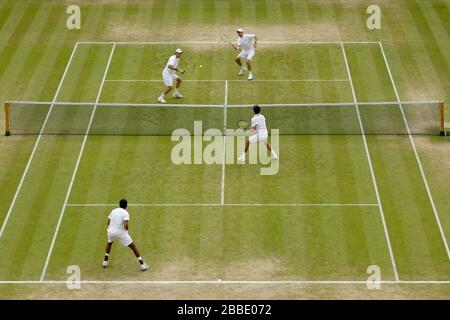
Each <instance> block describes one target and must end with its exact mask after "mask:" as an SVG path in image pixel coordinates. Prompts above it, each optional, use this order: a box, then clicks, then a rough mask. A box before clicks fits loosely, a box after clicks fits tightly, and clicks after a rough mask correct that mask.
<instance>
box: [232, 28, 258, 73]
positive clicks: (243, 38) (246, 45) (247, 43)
mask: <svg viewBox="0 0 450 320" xmlns="http://www.w3.org/2000/svg"><path fill="white" fill-rule="evenodd" d="M236 33H237V34H238V36H239V37H238V39H237V43H236V44H234V43H232V44H231V45H232V46H233V48H234V49H236V50H239V49H241V52H240V53H239V54H238V55H237V57H236V59H235V61H236V63H237V64H238V65H239V66H240V67H241V70H240V71H239V75H243V74H244V73H245V72H246V71H247V68H248V80H253V73H252V59H253V57H254V56H255V48H256V42H257V40H258V39H257V38H256V35H254V34H244V30H242V28H239V29H237V30H236ZM243 60H245V62H246V64H247V68H246V67H245V66H244V65H242V61H243Z"/></svg>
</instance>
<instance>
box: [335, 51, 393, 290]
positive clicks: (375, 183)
mask: <svg viewBox="0 0 450 320" xmlns="http://www.w3.org/2000/svg"><path fill="white" fill-rule="evenodd" d="M341 48H342V54H343V56H344V60H345V66H346V69H347V74H348V78H349V80H350V85H351V89H352V95H353V100H354V102H355V109H356V113H357V115H358V121H359V125H360V127H361V133H362V135H361V136H362V139H363V142H364V149H365V151H366V155H367V161H368V163H369V168H370V174H371V176H372V181H373V187H374V189H375V195H376V197H377V202H378V208H379V210H380V216H381V221H382V222H383V229H384V233H385V236H386V242H387V245H388V249H389V255H390V258H391V263H392V268H393V270H394V275H395V280H396V281H399V280H400V279H399V276H398V271H397V265H396V263H395V258H394V252H393V250H392V245H391V239H390V237H389V231H388V229H387V225H386V220H385V218H384V211H383V206H382V204H381V199H380V192H379V190H378V183H377V179H376V176H375V171H374V169H373V164H372V158H371V157H370V152H369V146H368V144H367V140H366V134H365V130H364V125H363V123H362V120H361V115H360V113H359V107H358V100H357V98H356V91H355V87H354V85H353V80H352V74H351V72H350V66H349V64H348V60H347V54H346V52H345V46H344V44H343V43H341Z"/></svg>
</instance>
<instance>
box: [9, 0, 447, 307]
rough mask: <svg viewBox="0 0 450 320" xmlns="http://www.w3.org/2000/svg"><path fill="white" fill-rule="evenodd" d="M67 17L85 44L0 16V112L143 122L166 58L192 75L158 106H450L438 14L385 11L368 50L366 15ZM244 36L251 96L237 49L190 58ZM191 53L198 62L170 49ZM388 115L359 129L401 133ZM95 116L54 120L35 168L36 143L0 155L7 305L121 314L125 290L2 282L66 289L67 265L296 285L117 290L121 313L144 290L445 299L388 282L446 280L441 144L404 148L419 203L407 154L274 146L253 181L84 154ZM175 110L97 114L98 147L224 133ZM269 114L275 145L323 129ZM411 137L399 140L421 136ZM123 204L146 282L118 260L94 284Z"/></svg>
mask: <svg viewBox="0 0 450 320" xmlns="http://www.w3.org/2000/svg"><path fill="white" fill-rule="evenodd" d="M78 3H79V4H80V6H81V10H82V29H81V30H74V31H70V30H67V29H66V27H65V18H66V15H65V6H66V4H64V3H62V2H59V1H39V2H36V1H9V0H4V1H0V40H1V41H0V65H1V66H2V67H0V97H1V99H2V100H7V99H9V100H34V101H52V100H53V99H54V98H55V99H56V101H71V102H95V101H96V99H97V98H99V102H102V103H156V98H157V96H158V95H159V94H160V93H161V90H162V89H163V84H162V83H161V81H159V80H160V78H161V69H162V67H163V66H164V63H165V60H166V59H167V57H168V56H169V55H170V54H171V52H172V51H173V50H174V48H176V47H181V48H183V50H184V51H185V53H184V54H183V57H182V63H183V62H185V63H186V65H188V64H190V63H193V62H195V63H197V65H199V64H202V66H203V67H202V68H197V69H195V70H194V71H193V72H190V73H189V72H187V73H186V74H185V75H184V76H183V79H184V80H187V81H185V82H183V84H182V87H181V92H182V93H183V95H184V98H183V99H182V100H181V101H180V100H175V99H172V98H171V97H168V102H169V103H186V104H213V105H222V104H225V100H227V103H228V104H229V105H234V104H253V103H262V104H270V103H279V104H288V103H320V102H324V103H333V102H353V95H352V85H353V88H354V91H355V95H356V99H357V100H358V101H396V100H397V97H396V95H395V89H397V90H398V95H399V97H400V99H401V100H403V101H408V100H448V98H449V93H448V90H447V89H448V88H447V87H448V83H450V76H449V71H450V70H449V63H450V58H449V56H448V54H447V52H448V50H449V49H450V42H449V32H450V24H449V23H448V21H449V19H450V14H449V7H450V3H449V2H448V1H393V2H382V3H381V4H380V5H381V8H382V14H383V15H382V29H381V30H377V31H370V30H368V29H367V28H366V26H365V19H366V17H367V15H366V13H365V9H366V8H367V6H368V5H369V4H371V3H370V1H352V2H350V1H340V2H334V1H333V2H332V1H329V2H327V1H325V2H314V1H265V2H262V1H230V2H224V1H189V2H187V1H183V2H179V3H178V2H177V3H174V1H164V2H163V1H148V2H144V1H127V2H126V3H122V2H118V1H102V2H99V3H93V4H92V3H89V2H88V1H79V2H78ZM173 6H175V8H177V10H176V12H175V17H174V14H173V10H172V9H171V8H172V7H173ZM243 22H244V25H243V27H245V29H248V30H249V31H251V32H254V33H256V34H257V35H258V37H259V40H260V42H261V43H260V45H259V46H258V48H257V54H256V57H255V81H253V82H249V81H245V80H243V79H245V78H242V77H239V76H238V75H237V71H238V67H237V66H236V65H235V63H234V62H233V58H234V56H235V54H236V53H235V52H233V51H232V50H231V49H228V48H226V47H225V45H223V44H220V43H201V42H211V41H213V42H215V41H217V42H218V41H219V34H220V33H222V32H228V33H229V34H232V31H233V29H234V28H235V27H236V26H237V25H240V24H241V23H243ZM161 26H165V27H164V28H162V27H161ZM77 41H79V43H78V44H77V45H76V43H77ZM83 41H93V43H83ZM95 41H99V42H103V41H105V42H107V43H95ZM127 41H136V42H140V41H163V42H167V41H173V42H174V43H173V44H167V43H158V44H157V43H147V44H138V43H125V42H127ZM189 41H191V42H198V43H190V44H187V43H183V42H189ZM273 41H284V42H286V43H271V42H273ZM294 41H297V42H299V41H300V42H301V41H304V42H308V43H303V44H302V43H292V42H294ZM340 41H346V42H356V43H347V44H345V46H344V47H345V53H346V57H347V60H348V66H349V70H347V68H346V63H345V60H344V56H343V51H342V48H341V44H340ZM114 42H118V43H117V44H115V45H114V44H113V43H114ZM177 42H178V43H177ZM180 42H181V43H180ZM289 42H291V43H289ZM312 42H330V43H312ZM380 43H381V44H382V46H383V48H384V50H385V53H386V59H387V61H388V64H389V66H390V70H391V71H392V75H393V78H394V83H392V81H391V79H390V77H389V73H388V68H387V66H386V63H385V60H384V57H383V54H382V50H381V46H380ZM113 48H114V52H113V51H112V49H113ZM72 53H73V56H72V59H71V60H70V63H69V58H70V57H71V54H72ZM108 62H110V64H109V68H107V66H108ZM66 67H67V69H66ZM65 71H66V72H65ZM348 71H349V72H350V74H351V78H352V81H349V75H348ZM63 74H64V75H65V76H64V77H63ZM103 79H105V80H106V81H104V82H103V81H102V80H103ZM122 80H126V81H122ZM135 80H136V81H135ZM241 80H242V81H241ZM262 80H263V81H262ZM318 80H320V81H318ZM58 88H59V89H58ZM48 108H49V105H44V106H42V107H38V108H37V107H36V108H34V109H31V110H30V111H29V112H28V114H31V117H28V118H27V121H28V122H27V127H26V129H27V130H29V131H30V132H37V131H39V129H40V128H41V125H42V123H43V120H44V118H45V115H46V113H47V111H48V110H49V109H48ZM112 108H115V109H112ZM387 109H390V110H391V108H389V107H385V109H380V110H381V111H382V112H380V111H378V113H377V112H375V113H372V112H371V111H369V109H368V108H367V107H360V112H361V117H362V118H361V119H362V122H361V123H362V125H363V127H364V129H365V130H366V131H367V132H372V130H373V131H377V130H385V127H389V128H392V127H398V130H399V131H401V132H402V133H404V132H405V131H404V130H405V129H404V127H403V122H402V118H401V117H400V116H399V113H389V112H390V111H389V112H388V111H386V112H384V110H387ZM92 110H93V108H92V106H84V107H72V108H70V109H67V108H61V107H55V108H54V109H53V110H52V112H51V114H50V117H49V119H48V124H47V126H46V131H45V133H48V134H51V133H54V132H56V131H58V130H61V128H63V130H62V132H63V133H77V135H63V136H61V135H44V136H42V137H41V138H40V140H39V144H38V146H37V148H36V149H35V152H34V153H33V154H32V150H33V147H34V146H35V142H36V139H37V136H36V135H14V134H13V135H12V136H10V137H0V185H1V186H2V187H0V226H1V225H4V227H5V228H4V230H3V231H4V232H3V233H2V234H1V233H0V256H1V257H2V258H1V259H0V299H11V298H37V297H47V298H57V297H59V298H99V297H100V298H114V297H117V296H118V291H117V290H119V287H118V286H115V285H113V284H108V283H107V282H106V283H103V284H84V285H83V287H82V289H81V290H79V291H76V292H75V291H71V290H67V289H66V288H65V284H64V283H62V282H61V283H59V284H49V283H46V282H42V283H40V284H29V283H28V284H27V283H21V284H17V283H12V282H8V281H39V280H45V281H48V280H57V281H64V280H66V279H67V277H68V274H67V273H66V269H67V267H68V266H69V265H78V266H80V268H81V272H82V274H81V276H82V279H83V280H90V281H97V280H98V281H115V280H126V281H140V280H146V281H163V280H164V281H171V280H178V281H184V280H210V281H216V280H217V279H222V280H247V281H249V280H255V281H266V280H267V281H272V280H286V281H306V283H297V284H295V283H291V284H287V283H286V284H285V285H281V287H279V288H277V290H276V291H272V290H271V286H270V285H268V284H266V285H263V284H247V285H237V284H232V285H231V286H234V287H233V288H230V287H227V284H217V283H216V284H208V285H203V286H199V285H198V284H191V285H187V284H178V285H177V284H171V285H170V287H165V286H163V285H160V284H158V283H155V284H149V283H147V284H145V283H141V284H139V283H134V284H127V285H125V286H126V287H127V289H125V290H130V291H125V292H126V296H127V297H135V294H134V293H133V289H135V288H138V287H140V286H149V291H148V294H145V295H144V296H141V298H167V297H170V296H172V297H191V298H205V297H216V298H219V297H222V298H237V297H247V298H252V297H266V298H267V297H270V298H330V297H332V298H333V297H334V298H345V297H357V298H381V297H385V298H406V297H413V298H418V297H425V298H427V297H430V298H448V296H449V292H450V290H449V288H450V285H449V284H448V282H447V283H441V284H438V285H432V284H414V283H395V281H396V280H402V281H450V269H449V268H448V267H449V263H450V261H449V256H448V255H447V251H446V248H445V245H444V244H445V242H446V241H448V240H447V239H448V238H450V216H449V213H450V198H449V197H448V187H449V182H448V181H450V174H449V173H448V172H449V170H447V169H448V168H450V160H449V157H448V154H449V151H450V149H449V145H448V139H447V138H443V137H439V136H437V135H418V136H413V140H412V141H413V142H414V145H415V147H416V149H417V154H418V156H419V159H420V165H421V166H423V172H424V175H425V177H426V181H427V184H428V186H429V190H427V188H426V185H425V183H424V177H423V176H422V174H421V171H420V168H419V165H418V161H417V158H416V154H415V153H414V149H413V147H412V144H411V140H410V138H409V137H408V136H407V135H368V136H366V137H363V136H362V135H295V134H294V135H282V136H281V137H280V143H279V147H277V151H278V152H279V154H280V159H279V161H278V165H279V171H278V173H277V174H276V175H273V176H263V175H260V169H261V167H262V165H251V164H227V165H225V166H222V165H221V164H214V165H206V164H201V165H175V164H173V163H172V162H171V159H170V155H171V150H172V148H173V146H174V144H175V143H174V142H171V139H170V136H165V135H159V136H156V135H91V136H88V137H87V138H86V137H85V136H84V135H83V134H84V132H85V131H86V129H87V128H88V124H89V119H90V117H91V114H92V113H91V112H92ZM179 110H183V109H180V108H173V109H170V108H169V107H165V108H153V109H148V110H147V109H143V108H138V107H135V108H133V107H129V108H125V107H124V108H120V107H107V106H103V107H99V108H98V109H97V110H96V113H95V116H94V118H93V122H92V127H91V129H92V132H94V133H95V132H97V131H96V130H98V132H97V133H99V132H106V133H120V132H136V131H137V132H144V133H145V132H148V131H146V130H148V127H149V126H150V125H153V126H156V125H159V126H160V127H161V128H162V129H161V130H162V131H164V130H165V131H169V132H170V130H169V128H173V127H178V126H186V127H188V128H190V126H192V121H193V120H195V119H203V120H205V121H206V123H207V124H208V126H210V127H214V128H218V129H222V125H223V120H224V119H223V114H222V111H223V109H222V108H197V109H195V107H191V108H188V109H186V110H187V111H186V112H185V113H184V115H183V116H180V113H179V112H181V111H179ZM266 110H267V113H266V115H267V119H268V124H269V126H271V122H270V119H271V118H272V119H275V120H274V121H273V122H272V128H273V127H279V128H280V131H281V133H282V134H283V130H285V131H284V133H295V130H300V129H299V128H300V127H301V128H302V130H308V129H312V128H315V127H316V122H314V121H313V120H311V119H308V118H307V117H305V116H304V115H303V114H301V113H297V111H295V110H293V109H291V108H274V109H270V108H267V109H266ZM336 110H337V109H336ZM116 111H117V112H116ZM250 111H251V110H246V109H242V108H236V109H233V108H229V110H228V114H227V115H228V121H227V127H231V128H234V126H235V122H236V120H237V119H240V118H242V117H250V115H251V113H250ZM327 111H328V110H327ZM332 112H333V111H332V110H331V109H330V110H329V112H327V113H325V112H324V115H325V114H326V115H328V117H329V118H325V120H326V123H327V125H329V127H327V128H328V129H327V130H325V132H326V133H328V132H330V133H333V130H350V129H351V131H352V132H353V131H356V130H358V129H360V127H359V122H358V118H357V116H356V112H355V109H348V108H344V109H342V110H341V109H339V110H338V111H337V112H336V113H332ZM408 112H410V111H407V113H406V114H407V116H409V117H410V119H412V118H411V117H412V114H411V113H408ZM263 113H264V109H263ZM330 114H332V116H330ZM386 114H389V115H386ZM447 114H448V113H447ZM13 115H14V113H13ZM326 115H325V117H326ZM424 119H425V117H424ZM416 121H417V119H415V120H413V121H411V126H412V129H415V128H416V127H418V126H420V123H419V121H417V122H416ZM424 121H425V120H424ZM13 125H14V122H13ZM283 125H284V126H285V127H284V128H283ZM296 125H298V128H297V129H295V130H293V132H291V131H290V130H292V128H293V127H295V126H296ZM3 126H4V119H3V117H1V120H0V129H2V128H3ZM380 128H381V129H380ZM127 130H128V131H127ZM162 131H161V132H162ZM2 132H3V129H2ZM13 133H14V127H13ZM165 133H167V132H165ZM384 133H390V132H389V131H388V130H387V131H386V132H384ZM366 146H367V150H366V148H365V147H366ZM240 150H241V146H238V147H237V148H236V149H234V150H233V151H234V152H235V154H238V153H240ZM366 151H367V152H366ZM229 152H231V150H229V149H227V153H229ZM30 154H32V155H33V157H32V161H31V163H30V166H27V161H28V160H29V158H30ZM372 167H373V175H372V172H371V168H372ZM24 170H26V176H25V179H24V180H23V181H22V182H21V178H22V175H23V173H24ZM17 190H18V192H17V197H15V194H16V191H17ZM428 191H429V193H428ZM377 192H378V193H379V199H380V205H379V203H378V199H377ZM429 194H431V196H432V198H433V203H434V205H435V210H433V207H432V202H431V201H430V198H429ZM122 197H126V198H128V200H129V201H130V203H132V204H134V205H131V206H130V208H129V211H130V214H131V221H130V233H131V235H132V236H133V238H134V240H135V241H136V243H137V244H138V246H139V247H140V248H141V250H142V252H143V255H144V257H145V258H146V259H147V260H148V262H149V264H150V267H151V270H150V272H146V273H140V272H139V271H138V265H137V263H136V261H134V259H133V257H132V253H131V252H129V250H128V249H124V248H122V247H120V245H115V246H114V248H113V252H112V256H111V265H110V268H108V269H102V268H101V260H102V255H103V250H104V245H105V243H106V234H105V227H106V217H107V215H108V213H109V211H110V210H111V209H112V208H113V206H114V205H115V204H116V202H117V201H118V200H119V199H120V198H122ZM12 203H13V204H14V206H13V207H11V204H12ZM86 204H87V205H89V206H83V205H86ZM251 204H253V205H251ZM254 204H259V206H255V205H254ZM10 207H11V208H12V210H11V211H10V212H9V211H8V210H9V208H10ZM8 212H9V215H8ZM435 212H436V213H437V214H438V218H439V219H437V218H436V215H435ZM438 222H439V224H440V225H441V227H442V233H441V232H440V229H439V225H438ZM443 235H444V236H445V237H446V238H444V237H443ZM389 247H391V248H392V255H391V252H390V248H389ZM394 264H395V268H394ZM369 265H378V266H379V267H380V269H381V272H382V280H384V281H392V283H390V284H384V285H382V289H381V290H375V291H373V290H368V289H367V287H366V285H365V284H364V283H363V281H365V280H366V279H367V277H368V274H367V273H366V269H367V267H368V266H369ZM1 281H3V283H1ZM308 281H310V283H307V282H308ZM317 281H361V282H362V283H361V284H357V283H354V284H350V283H346V284H345V283H341V284H339V283H337V284H330V283H328V284H326V283H324V284H319V283H317ZM314 282H315V283H314ZM152 286H153V287H152ZM438 287H439V288H438ZM152 288H155V289H157V290H154V289H152ZM104 290H106V291H107V292H108V293H107V294H106V293H104ZM156 291H157V292H156ZM411 292H412V293H411Z"/></svg>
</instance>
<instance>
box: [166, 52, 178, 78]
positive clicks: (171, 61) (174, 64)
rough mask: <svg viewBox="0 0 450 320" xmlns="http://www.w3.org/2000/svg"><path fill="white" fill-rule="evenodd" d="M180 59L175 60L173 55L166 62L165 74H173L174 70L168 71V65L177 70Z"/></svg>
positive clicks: (175, 57)
mask: <svg viewBox="0 0 450 320" xmlns="http://www.w3.org/2000/svg"><path fill="white" fill-rule="evenodd" d="M179 61H180V59H178V58H177V56H176V55H175V54H174V55H173V56H171V57H170V58H169V60H167V63H166V67H165V68H164V72H167V73H169V74H175V70H173V69H170V68H169V65H171V66H173V67H174V68H178V62H179Z"/></svg>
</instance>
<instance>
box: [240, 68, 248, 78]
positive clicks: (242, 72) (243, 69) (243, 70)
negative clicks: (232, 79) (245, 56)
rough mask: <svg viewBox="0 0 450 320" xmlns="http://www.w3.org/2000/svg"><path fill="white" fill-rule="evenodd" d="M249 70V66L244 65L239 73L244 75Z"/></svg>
mask: <svg viewBox="0 0 450 320" xmlns="http://www.w3.org/2000/svg"><path fill="white" fill-rule="evenodd" d="M246 71H247V68H246V67H244V66H242V67H241V70H239V75H240V76H242V75H243V74H244V73H245V72H246Z"/></svg>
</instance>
